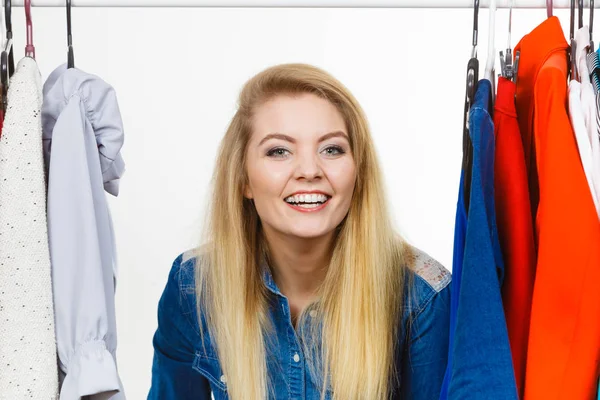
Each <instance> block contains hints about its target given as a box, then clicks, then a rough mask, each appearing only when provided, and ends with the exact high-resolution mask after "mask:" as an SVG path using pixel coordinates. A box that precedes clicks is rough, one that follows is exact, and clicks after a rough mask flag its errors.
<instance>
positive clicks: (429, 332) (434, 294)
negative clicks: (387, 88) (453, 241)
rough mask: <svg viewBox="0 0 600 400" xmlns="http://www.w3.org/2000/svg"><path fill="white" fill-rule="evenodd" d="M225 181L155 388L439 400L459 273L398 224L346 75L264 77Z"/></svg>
mask: <svg viewBox="0 0 600 400" xmlns="http://www.w3.org/2000/svg"><path fill="white" fill-rule="evenodd" d="M213 184H214V195H213V197H212V202H211V210H210V211H211V212H210V213H209V214H208V216H209V220H208V221H207V224H206V227H207V228H208V229H207V232H206V237H205V243H207V244H205V245H204V246H202V247H200V248H199V249H196V250H193V251H189V252H187V253H184V254H182V255H180V256H179V257H178V258H177V259H176V260H175V262H174V264H173V267H172V269H171V273H170V275H169V280H168V282H167V285H166V288H165V291H164V293H163V295H162V298H161V300H160V303H159V306H158V330H157V331H156V334H155V336H154V348H155V356H154V364H153V368H152V388H151V390H150V394H149V399H157V400H158V399H160V400H168V399H177V400H186V399H190V400H191V399H195V400H203V399H210V393H211V391H212V393H213V395H214V398H215V399H216V400H220V399H233V400H248V399H250V400H255V399H266V398H270V399H288V398H289V399H292V398H294V399H319V398H321V399H323V398H325V399H340V400H348V399H361V400H364V399H376V400H379V399H386V398H402V399H416V400H429V399H436V400H437V398H438V396H439V392H440V387H441V383H442V380H443V376H444V370H445V367H446V359H447V351H448V330H449V305H450V298H449V296H450V293H449V291H450V286H449V282H450V273H449V272H448V271H447V270H445V269H444V267H442V266H441V265H440V264H438V263H437V262H436V261H434V260H433V259H431V258H430V257H429V256H427V255H426V254H425V253H423V252H421V251H419V250H417V249H414V248H411V247H409V246H408V245H407V244H405V243H404V242H403V241H402V239H401V238H400V237H399V236H398V235H397V234H396V233H395V232H394V230H393V227H392V223H391V221H390V216H389V215H388V211H387V206H386V203H385V201H384V190H383V184H382V177H381V174H380V169H379V165H378V163H377V158H376V154H375V149H374V145H373V141H372V138H371V136H370V133H369V129H368V126H367V122H366V118H365V116H364V113H363V111H362V109H361V108H360V106H359V104H358V102H357V101H356V99H355V98H354V97H353V96H352V95H351V94H350V93H349V92H348V90H347V89H346V88H345V87H344V86H343V85H342V84H341V83H340V82H338V81H337V80H335V79H334V78H333V77H331V76H330V75H329V74H327V73H326V72H324V71H322V70H320V69H318V68H315V67H312V66H308V65H304V64H286V65H279V66H275V67H272V68H269V69H267V70H265V71H263V72H261V73H260V74H258V75H257V76H255V77H254V78H252V79H251V80H250V81H249V82H248V83H247V84H246V85H245V87H244V89H243V90H242V92H241V95H240V99H239V109H238V111H237V112H236V114H235V116H234V117H233V120H232V122H231V125H230V126H229V129H228V130H227V133H226V134H225V138H224V139H223V141H222V144H221V147H220V150H219V156H218V160H217V165H216V169H215V172H214V176H213ZM325 371H327V373H325Z"/></svg>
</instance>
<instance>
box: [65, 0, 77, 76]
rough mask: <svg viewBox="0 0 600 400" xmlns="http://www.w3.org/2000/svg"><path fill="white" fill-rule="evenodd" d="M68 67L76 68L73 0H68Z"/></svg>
mask: <svg viewBox="0 0 600 400" xmlns="http://www.w3.org/2000/svg"><path fill="white" fill-rule="evenodd" d="M67 46H68V54H67V60H68V61H67V68H75V55H74V54H73V36H72V35H71V0H67Z"/></svg>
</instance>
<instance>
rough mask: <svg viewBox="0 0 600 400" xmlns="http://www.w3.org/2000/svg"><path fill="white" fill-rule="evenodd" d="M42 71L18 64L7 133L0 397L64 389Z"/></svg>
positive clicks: (1, 178) (1, 179)
mask: <svg viewBox="0 0 600 400" xmlns="http://www.w3.org/2000/svg"><path fill="white" fill-rule="evenodd" d="M41 85H42V84H41V76H40V71H39V69H38V66H37V64H36V62H35V60H34V59H32V58H29V57H25V58H23V59H22V60H21V61H20V62H19V63H18V64H17V68H16V70H15V73H14V74H13V76H12V79H11V85H10V88H9V90H8V103H9V104H10V107H9V108H8V110H7V113H6V120H5V121H4V132H3V135H2V138H1V139H0V321H1V322H0V397H1V398H2V399H50V398H56V396H57V395H58V371H57V365H56V344H55V335H54V308H53V303H52V281H51V276H50V255H49V251H48V233H47V226H46V186H45V185H46V184H45V177H44V159H43V154H42V123H41V118H40V108H41V106H42V94H41Z"/></svg>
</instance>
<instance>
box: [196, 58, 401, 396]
mask: <svg viewBox="0 0 600 400" xmlns="http://www.w3.org/2000/svg"><path fill="white" fill-rule="evenodd" d="M304 93H311V94H315V95H317V96H320V97H321V98H324V99H327V100H329V101H330V102H331V103H332V104H333V105H335V106H336V108H337V109H338V110H339V112H340V113H341V115H342V116H343V118H344V120H345V122H346V127H347V129H348V135H349V138H350V146H351V150H352V153H353V156H354V160H355V163H356V171H357V180H356V186H355V190H354V194H353V198H352V202H351V205H350V209H349V212H348V214H347V216H346V218H345V219H344V220H343V221H342V222H341V224H340V225H339V226H338V229H337V232H338V234H337V236H336V240H335V244H334V246H333V252H332V256H331V261H330V264H329V268H328V272H327V275H326V278H325V280H324V282H323V283H322V284H321V286H320V289H319V293H318V300H317V301H316V302H315V303H314V304H313V305H311V307H310V308H311V309H313V310H316V311H317V313H318V314H317V315H319V316H321V318H320V323H319V324H313V326H317V325H318V326H319V332H316V330H315V329H310V330H307V331H306V332H308V333H306V332H303V336H306V337H305V338H304V339H305V347H306V348H305V351H307V352H308V353H311V351H312V352H313V353H314V350H315V349H317V348H319V349H320V350H319V351H318V352H316V354H317V355H318V356H317V357H315V358H311V357H308V354H307V357H306V359H307V362H310V364H311V371H313V373H314V371H321V375H322V377H321V379H322V381H321V384H320V386H321V388H320V389H321V396H322V398H323V397H324V396H325V393H326V390H332V395H333V398H334V399H339V400H351V399H361V400H364V399H375V400H380V399H385V398H388V397H389V396H390V394H391V391H392V386H394V379H397V377H396V376H395V374H394V371H395V368H394V362H395V354H396V352H397V351H398V349H397V335H398V329H399V325H400V313H401V310H402V307H403V293H404V284H405V279H406V272H405V268H404V265H405V262H404V261H405V252H406V251H407V249H406V246H405V244H404V242H403V241H402V239H401V238H400V236H399V235H397V233H396V231H395V230H394V228H393V224H392V223H391V218H390V215H389V214H388V209H387V204H386V201H385V197H386V196H385V193H384V188H383V178H382V176H381V172H380V167H379V165H378V161H377V157H376V153H375V148H374V145H373V141H372V138H371V135H370V132H369V128H368V124H367V121H366V118H365V115H364V112H363V111H362V109H361V107H360V105H359V104H358V102H357V101H356V99H355V98H354V97H353V96H352V94H351V93H350V92H349V91H348V90H347V89H346V88H345V87H344V86H343V85H342V84H341V83H340V82H339V81H337V80H336V79H335V78H333V77H332V76H331V75H329V74H328V73H327V72H325V71H323V70H321V69H319V68H316V67H314V66H310V65H306V64H283V65H277V66H274V67H271V68H268V69H266V70H264V71H262V72H261V73H259V74H258V75H256V76H254V77H253V78H252V79H250V80H249V81H248V82H247V83H246V85H245V86H244V88H243V90H242V92H241V94H240V97H239V108H238V110H237V112H236V113H235V115H234V117H233V119H232V121H231V124H230V125H229V128H228V129H227V132H226V134H225V137H224V139H223V140H222V142H221V145H220V148H219V153H218V159H217V162H216V167H215V170H214V174H213V180H212V185H213V192H212V198H211V200H210V202H209V207H210V210H209V213H208V214H207V221H206V224H205V227H206V231H205V232H204V235H205V236H204V237H203V243H206V244H205V245H204V246H203V247H202V248H203V250H202V252H203V253H202V256H201V257H200V258H199V259H200V260H201V263H200V264H199V266H198V268H197V269H196V291H197V297H198V299H199V301H198V306H199V308H200V309H201V310H202V312H203V314H204V315H205V317H206V322H207V325H208V327H209V328H208V329H209V331H210V333H211V337H212V338H213V341H214V343H216V348H217V353H218V357H219V361H220V364H221V367H222V370H223V373H224V374H225V376H226V377H227V390H228V395H229V398H230V399H232V400H248V399H249V400H263V399H266V398H267V396H268V393H269V386H270V385H269V379H268V374H267V366H266V348H265V341H266V338H267V336H268V333H269V331H270V329H272V327H271V326H270V324H269V318H268V294H267V290H266V287H265V285H264V282H263V277H262V272H261V269H260V260H261V255H262V254H263V253H264V252H266V253H268V246H267V245H266V243H265V240H264V238H263V235H262V230H261V229H262V228H261V224H260V219H259V216H258V214H257V212H256V209H255V207H254V204H253V203H252V201H250V200H248V199H246V198H245V197H244V196H243V189H244V186H245V184H246V182H247V175H246V169H245V165H246V148H247V145H248V141H249V139H250V135H251V133H252V118H253V114H254V111H255V110H256V109H257V107H259V106H260V105H261V104H263V103H265V102H266V101H268V100H270V99H272V98H273V97H275V96H278V95H292V96H293V95H298V94H304ZM267 256H268V255H267ZM305 314H306V311H305V312H304V313H303V315H305ZM299 321H307V319H306V318H303V316H300V318H299ZM298 325H299V326H303V325H304V324H301V323H300V322H299V324H298ZM317 337H318V339H317ZM317 364H318V365H320V367H318V368H316V367H315V366H316V365H317ZM329 385H330V386H329ZM328 388H329V389H328Z"/></svg>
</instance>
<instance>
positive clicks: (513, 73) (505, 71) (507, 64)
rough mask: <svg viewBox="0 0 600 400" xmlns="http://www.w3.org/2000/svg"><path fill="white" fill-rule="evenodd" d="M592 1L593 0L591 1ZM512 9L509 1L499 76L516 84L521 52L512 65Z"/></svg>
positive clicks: (518, 52) (511, 3) (511, 2)
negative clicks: (506, 31) (505, 39)
mask: <svg viewBox="0 0 600 400" xmlns="http://www.w3.org/2000/svg"><path fill="white" fill-rule="evenodd" d="M592 1H593V0H592ZM512 9H513V1H512V0H510V1H509V11H508V41H507V44H506V55H504V53H502V51H500V67H501V75H502V77H504V78H506V79H509V80H511V81H513V82H515V83H516V81H517V71H518V68H519V59H520V57H521V52H520V51H517V54H515V63H514V64H513V56H512V49H511V45H510V44H511V36H512Z"/></svg>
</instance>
